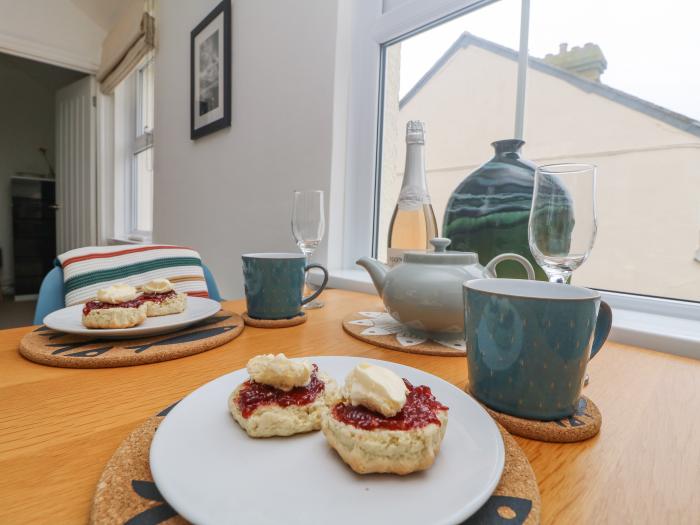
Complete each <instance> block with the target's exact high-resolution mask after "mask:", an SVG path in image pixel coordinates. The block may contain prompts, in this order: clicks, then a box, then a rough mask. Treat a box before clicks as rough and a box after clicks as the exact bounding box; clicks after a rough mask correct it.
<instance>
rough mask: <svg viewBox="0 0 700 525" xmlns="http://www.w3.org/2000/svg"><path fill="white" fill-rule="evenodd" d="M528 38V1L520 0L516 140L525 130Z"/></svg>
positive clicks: (520, 137)
mask: <svg viewBox="0 0 700 525" xmlns="http://www.w3.org/2000/svg"><path fill="white" fill-rule="evenodd" d="M529 36H530V0H522V4H521V8H520V49H519V51H518V85H517V88H516V89H517V95H516V100H515V132H514V133H513V136H514V137H515V138H516V139H521V140H522V138H523V132H524V128H525V87H526V85H527V63H528V57H529V56H530V55H529V51H528V40H529Z"/></svg>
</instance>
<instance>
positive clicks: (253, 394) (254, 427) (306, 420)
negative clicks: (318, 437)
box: [228, 354, 339, 437]
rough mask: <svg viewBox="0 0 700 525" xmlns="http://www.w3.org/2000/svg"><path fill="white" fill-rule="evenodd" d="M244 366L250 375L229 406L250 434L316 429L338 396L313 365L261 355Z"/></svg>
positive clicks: (300, 431)
mask: <svg viewBox="0 0 700 525" xmlns="http://www.w3.org/2000/svg"><path fill="white" fill-rule="evenodd" d="M247 368H248V373H249V374H250V376H251V378H250V379H249V380H248V381H245V382H244V383H243V384H241V385H239V386H238V387H237V388H236V389H235V390H234V391H233V393H232V394H231V395H230V396H229V400H228V406H229V410H230V411H231V414H232V415H233V417H234V419H235V420H236V422H238V424H239V425H240V426H241V428H243V430H245V431H246V432H247V433H248V435H249V436H250V437H272V436H291V435H293V434H299V433H303V432H311V431H313V430H319V429H320V428H321V416H322V415H323V414H324V413H325V412H326V411H327V410H328V406H329V405H330V404H334V403H335V402H337V401H338V399H339V393H338V386H337V385H336V383H335V381H334V380H333V379H332V378H331V377H329V376H328V375H327V374H325V373H323V372H319V370H318V367H317V366H316V365H315V364H314V365H310V364H309V363H305V362H299V361H292V360H290V359H287V358H286V357H285V356H284V354H278V355H277V356H273V355H260V356H256V357H254V358H253V359H251V360H250V361H249V362H248V366H247ZM273 385H274V386H273Z"/></svg>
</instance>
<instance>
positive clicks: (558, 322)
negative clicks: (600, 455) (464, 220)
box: [463, 279, 612, 420]
mask: <svg viewBox="0 0 700 525" xmlns="http://www.w3.org/2000/svg"><path fill="white" fill-rule="evenodd" d="M463 293H464V308H465V313H464V320H465V323H464V330H465V337H466V341H467V364H468V368H469V388H470V391H471V393H472V395H473V396H474V397H476V398H477V399H478V400H479V401H481V402H482V403H484V404H485V405H487V406H489V407H491V408H493V409H494V410H497V411H499V412H504V413H506V414H511V415H514V416H518V417H522V418H527V419H539V420H553V419H561V418H563V417H567V416H570V415H571V414H573V413H574V411H575V408H576V403H577V401H578V399H579V397H580V395H581V389H582V387H583V379H584V376H585V374H586V365H587V364H588V361H589V360H590V359H591V358H593V357H594V356H595V355H596V354H597V353H598V351H600V349H601V348H602V346H603V343H604V342H605V340H606V339H607V337H608V333H609V332H610V327H611V325H612V311H611V310H610V307H609V306H608V304H607V303H605V302H604V301H602V300H601V298H600V294H599V293H598V292H596V291H595V290H589V289H588V288H581V287H578V286H571V285H567V284H558V283H548V282H542V281H526V280H522V279H475V280H473V281H467V282H465V283H464V285H463Z"/></svg>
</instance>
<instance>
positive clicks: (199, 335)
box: [19, 310, 244, 368]
mask: <svg viewBox="0 0 700 525" xmlns="http://www.w3.org/2000/svg"><path fill="white" fill-rule="evenodd" d="M243 328H244V323H243V319H241V316H240V315H238V314H236V313H233V312H228V311H226V310H220V311H219V312H218V313H217V314H216V315H214V316H212V317H209V318H207V319H204V320H202V321H199V322H198V323H196V324H194V325H192V326H190V327H188V328H186V329H184V330H180V331H178V332H173V333H170V334H162V335H156V336H153V337H146V338H142V339H98V338H96V337H95V338H90V337H85V336H79V335H72V334H65V333H63V332H56V331H54V330H51V329H50V328H48V327H47V326H43V325H42V326H40V327H39V328H37V329H35V330H34V331H32V332H29V333H28V334H27V335H25V336H24V337H23V338H22V341H20V344H19V351H20V353H21V354H22V355H23V356H24V357H26V358H27V359H29V360H31V361H35V362H37V363H40V364H42V365H49V366H59V367H64V368H110V367H118V366H133V365H145V364H148V363H157V362H159V361H168V360H170V359H177V358H179V357H185V356H188V355H192V354H198V353H200V352H204V351H206V350H211V349H212V348H216V347H217V346H221V345H223V344H224V343H227V342H229V341H231V340H232V339H234V338H235V337H237V336H238V335H239V334H240V333H241V332H242V331H243Z"/></svg>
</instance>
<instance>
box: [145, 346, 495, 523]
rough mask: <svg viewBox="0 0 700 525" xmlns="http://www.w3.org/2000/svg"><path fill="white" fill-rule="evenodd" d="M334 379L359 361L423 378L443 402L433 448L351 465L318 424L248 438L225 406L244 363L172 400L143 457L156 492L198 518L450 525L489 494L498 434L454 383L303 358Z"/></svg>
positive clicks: (416, 380) (345, 361) (350, 361)
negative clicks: (428, 454) (426, 456)
mask: <svg viewBox="0 0 700 525" xmlns="http://www.w3.org/2000/svg"><path fill="white" fill-rule="evenodd" d="M305 359H307V360H308V361H310V362H313V363H316V364H317V365H318V367H319V369H321V370H323V371H325V372H327V373H328V374H330V375H331V376H332V377H334V378H335V379H336V381H338V382H339V383H341V382H342V381H344V378H345V376H346V375H347V373H348V372H349V371H350V370H351V369H352V368H353V367H354V366H355V365H357V363H359V362H360V361H368V362H373V363H375V364H378V365H381V366H385V367H387V368H389V369H391V370H393V371H395V372H396V373H397V374H399V375H400V376H401V377H405V378H406V379H408V380H409V381H410V382H412V383H413V384H414V385H428V386H429V387H430V388H431V389H432V391H433V393H434V394H435V397H437V399H438V400H439V401H440V402H442V403H443V404H445V405H447V406H448V407H449V409H450V411H449V422H448V425H447V431H446V434H445V438H444V440H443V443H442V448H441V450H440V454H439V455H438V457H437V459H436V461H435V464H434V465H433V466H432V468H430V469H429V470H427V471H424V472H420V473H414V474H411V475H408V476H395V475H391V474H381V475H380V474H372V475H364V476H361V475H359V474H355V473H354V472H353V471H352V470H350V468H349V467H348V466H347V465H345V463H343V461H342V460H341V459H340V457H339V456H338V455H337V454H336V452H335V451H334V450H332V449H331V448H330V447H329V446H328V444H327V443H326V441H325V438H324V437H323V434H322V433H321V432H312V433H310V434H301V435H296V436H292V437H288V438H267V439H253V438H250V437H248V436H247V434H246V433H245V432H244V431H243V430H242V429H241V428H240V427H239V426H238V424H237V423H236V422H235V421H234V419H233V417H232V416H231V414H230V413H229V411H228V396H229V394H230V393H231V392H232V391H233V390H234V388H235V387H236V386H237V385H239V384H240V383H241V382H243V381H245V380H246V379H247V372H246V370H245V369H242V370H238V371H236V372H233V373H230V374H227V375H225V376H222V377H219V378H218V379H215V380H214V381H211V382H210V383H207V384H206V385H204V386H202V387H200V388H198V389H197V390H195V391H194V392H192V393H191V394H190V395H188V396H187V397H185V398H184V399H183V400H182V401H180V402H179V403H178V404H177V405H176V406H175V407H174V408H173V409H172V411H171V412H170V413H169V414H168V416H167V417H166V418H165V419H164V420H163V421H162V422H161V424H160V426H159V427H158V430H157V431H156V434H155V436H154V438H153V442H152V443H151V453H150V465H151V472H152V474H153V479H154V480H155V482H156V485H157V486H158V489H159V490H160V492H161V494H162V495H163V496H164V497H165V499H166V500H167V501H168V503H170V505H172V507H173V508H175V509H176V510H177V511H178V512H179V513H180V514H181V515H182V516H183V517H184V518H185V519H187V520H189V521H190V522H192V523H197V524H199V525H206V524H221V523H250V524H259V523H265V524H268V523H269V524H278V523H285V524H292V523H298V524H304V525H309V524H315V523H319V524H321V523H322V524H326V523H333V524H352V525H357V524H358V523H361V524H362V525H370V524H375V523H376V524H386V523H401V525H411V524H421V525H424V524H427V523H430V524H455V523H461V522H462V521H463V520H464V519H466V518H467V517H469V516H470V515H472V514H473V513H474V512H476V511H477V510H478V509H479V508H480V507H481V506H482V505H483V504H484V502H485V501H486V500H487V499H488V498H489V497H490V496H491V494H492V493H493V490H494V489H495V488H496V485H497V484H498V480H499V479H500V477H501V472H502V471H503V462H504V458H505V456H504V449H503V440H502V438H501V434H500V433H499V431H498V428H497V427H496V424H495V423H494V422H493V420H492V419H491V418H490V417H489V415H488V414H487V413H486V411H485V410H484V409H483V408H481V406H480V405H479V404H478V403H477V402H476V401H474V399H472V398H471V397H470V396H468V395H467V394H465V393H464V392H462V391H461V390H459V389H458V388H456V387H455V386H453V385H451V384H449V383H447V382H446V381H443V380H442V379H440V378H438V377H435V376H433V375H431V374H427V373H425V372H422V371H420V370H417V369H415V368H410V367H408V366H403V365H397V364H394V363H388V362H385V361H377V360H373V359H358V358H354V357H308V358H305Z"/></svg>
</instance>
